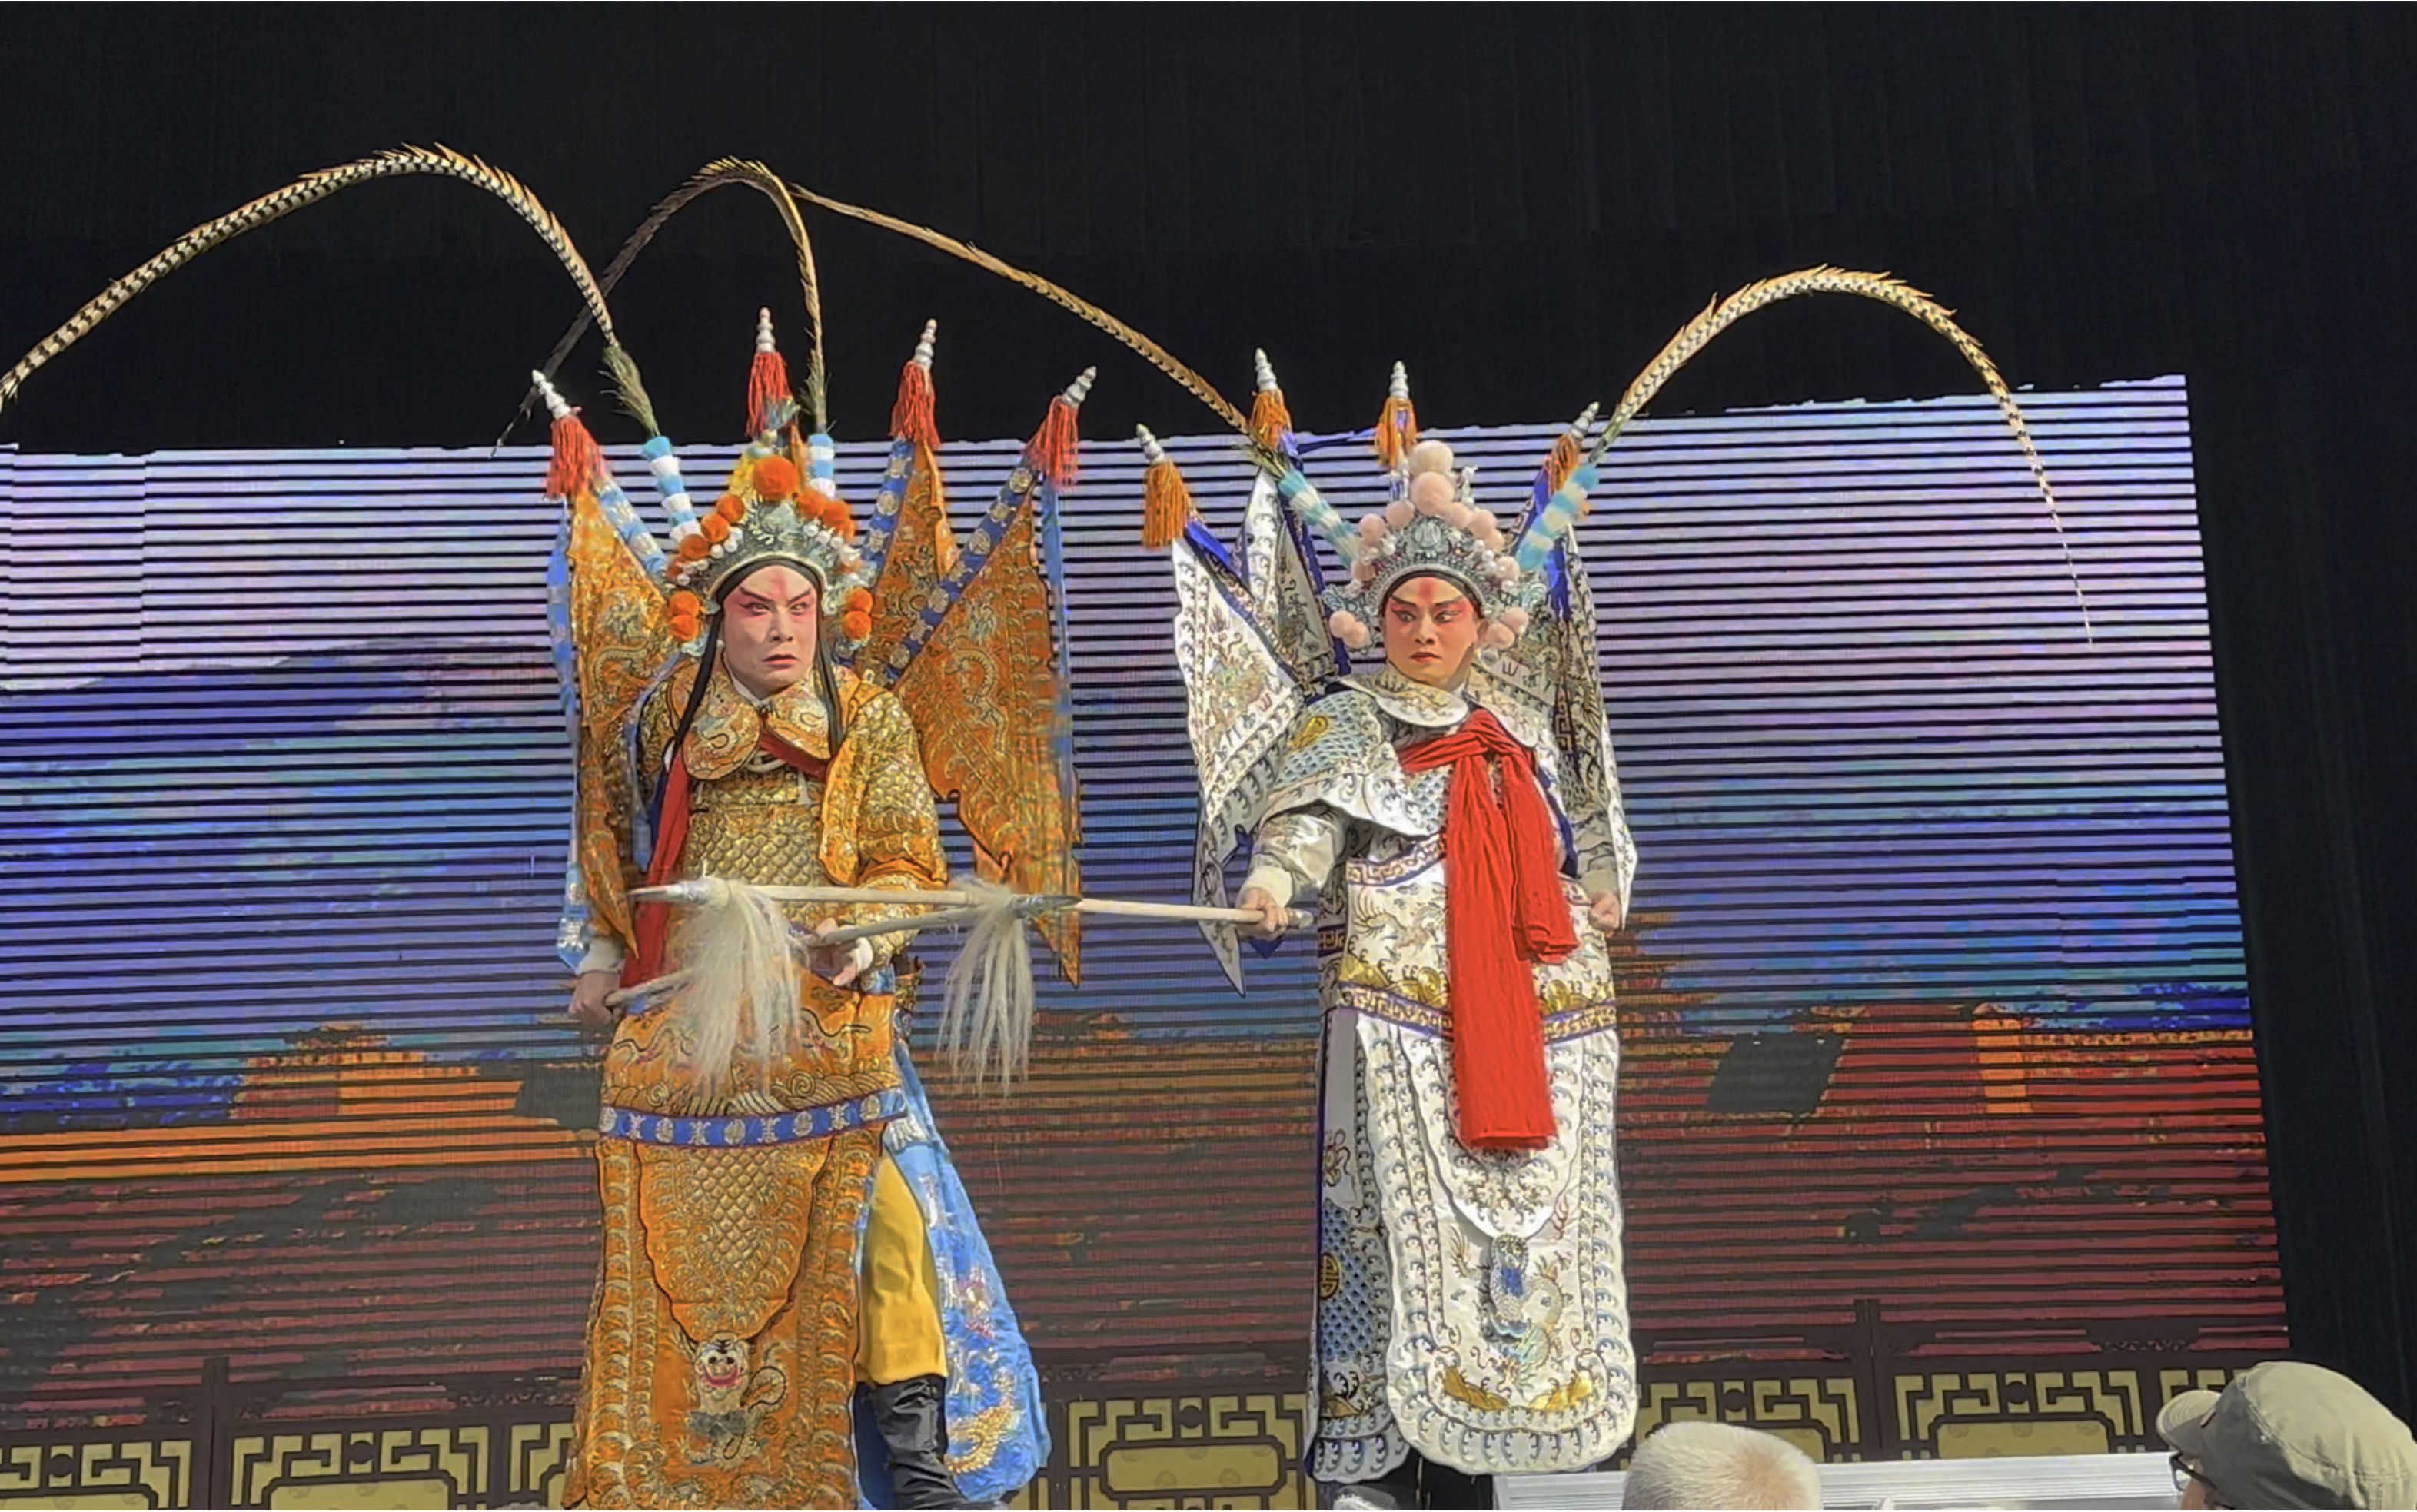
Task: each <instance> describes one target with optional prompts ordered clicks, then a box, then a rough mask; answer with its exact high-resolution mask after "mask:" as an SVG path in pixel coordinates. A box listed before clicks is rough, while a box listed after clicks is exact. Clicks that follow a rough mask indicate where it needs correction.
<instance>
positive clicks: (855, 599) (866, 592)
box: [847, 588, 873, 614]
mask: <svg viewBox="0 0 2417 1512" xmlns="http://www.w3.org/2000/svg"><path fill="white" fill-rule="evenodd" d="M847 612H849V613H851V614H870V613H872V612H873V593H872V590H870V589H866V588H850V589H849V590H848V591H847Z"/></svg>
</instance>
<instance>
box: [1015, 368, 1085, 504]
mask: <svg viewBox="0 0 2417 1512" xmlns="http://www.w3.org/2000/svg"><path fill="white" fill-rule="evenodd" d="M1098 376H1099V370H1098V369H1097V368H1086V369H1084V370H1083V374H1082V376H1081V377H1079V378H1077V379H1075V380H1074V382H1073V383H1072V385H1070V386H1068V387H1067V389H1066V392H1064V393H1062V394H1060V395H1058V396H1057V397H1056V399H1053V400H1051V401H1049V414H1048V416H1047V417H1046V418H1044V419H1042V420H1041V429H1040V430H1038V431H1034V432H1033V434H1032V439H1031V440H1030V441H1028V442H1026V444H1025V447H1024V460H1025V461H1026V462H1028V463H1030V464H1031V466H1032V469H1033V471H1035V472H1037V473H1039V474H1040V475H1041V476H1043V477H1045V478H1047V479H1048V480H1049V486H1050V487H1052V488H1054V489H1056V490H1057V491H1059V492H1061V493H1062V492H1064V491H1066V490H1067V489H1068V488H1069V487H1071V486H1072V484H1073V481H1074V463H1075V460H1076V456H1077V454H1078V453H1079V452H1080V451H1081V449H1082V436H1081V433H1080V432H1079V431H1077V430H1076V429H1075V425H1074V412H1075V411H1077V410H1079V409H1081V408H1082V407H1083V401H1084V399H1085V398H1086V397H1087V396H1088V395H1089V393H1090V392H1091V381H1092V380H1093V379H1095V378H1097V377H1098Z"/></svg>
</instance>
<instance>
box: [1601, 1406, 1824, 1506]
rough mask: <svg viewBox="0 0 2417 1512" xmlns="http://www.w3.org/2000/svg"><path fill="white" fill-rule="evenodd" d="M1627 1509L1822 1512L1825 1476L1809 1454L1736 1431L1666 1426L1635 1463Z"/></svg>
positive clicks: (1624, 1496) (1639, 1449)
mask: <svg viewBox="0 0 2417 1512" xmlns="http://www.w3.org/2000/svg"><path fill="white" fill-rule="evenodd" d="M1820 1504H1821V1475H1820V1472H1819V1471H1818V1470H1817V1469H1816V1468H1815V1467H1814V1464H1813V1461H1812V1460H1811V1459H1807V1458H1806V1457H1805V1455H1804V1451H1802V1450H1801V1449H1799V1448H1797V1447H1796V1445H1794V1444H1790V1443H1788V1442H1787V1441H1786V1439H1783V1438H1779V1437H1777V1436H1776V1435H1773V1434H1770V1433H1758V1432H1756V1431H1755V1430H1754V1429H1750V1428H1740V1427H1738V1426H1737V1425H1736V1424H1734V1423H1697V1422H1685V1423H1665V1424H1664V1425H1663V1426H1662V1427H1661V1428H1659V1429H1655V1430H1654V1432H1653V1433H1652V1435H1651V1436H1650V1437H1649V1438H1647V1439H1646V1441H1645V1442H1644V1443H1643V1444H1638V1445H1637V1446H1636V1454H1635V1456H1634V1458H1633V1459H1630V1460H1629V1462H1628V1480H1627V1483H1626V1489H1625V1490H1623V1491H1622V1493H1621V1495H1620V1505H1621V1506H1622V1507H1702V1508H1736V1509H1740V1512H1762V1509H1766V1508H1771V1509H1783V1508H1804V1509H1813V1508H1818V1507H1819V1506H1820Z"/></svg>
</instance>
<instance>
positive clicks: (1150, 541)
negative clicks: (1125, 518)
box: [1135, 426, 1192, 552]
mask: <svg viewBox="0 0 2417 1512" xmlns="http://www.w3.org/2000/svg"><path fill="white" fill-rule="evenodd" d="M1135 433H1136V434H1137V435H1138V436H1139V438H1140V440H1141V449H1142V455H1143V456H1144V457H1146V458H1148V460H1149V471H1148V473H1147V474H1145V475H1144V476H1143V480H1142V492H1141V500H1142V503H1141V544H1142V549H1143V550H1144V551H1149V552H1163V551H1164V550H1166V549H1167V548H1168V547H1170V546H1172V545H1174V544H1175V537H1178V536H1180V535H1182V534H1183V528H1184V527H1185V526H1186V525H1189V524H1190V523H1192V490H1191V488H1190V487H1189V486H1187V485H1186V484H1185V483H1184V481H1183V474H1182V472H1181V471H1180V470H1179V469H1178V468H1177V467H1176V465H1175V459H1174V458H1172V457H1169V456H1168V455H1167V454H1166V449H1165V448H1164V447H1163V446H1160V445H1159V444H1158V437H1156V436H1154V435H1151V434H1150V433H1149V428H1148V426H1143V427H1141V428H1140V430H1139V431H1136V432H1135Z"/></svg>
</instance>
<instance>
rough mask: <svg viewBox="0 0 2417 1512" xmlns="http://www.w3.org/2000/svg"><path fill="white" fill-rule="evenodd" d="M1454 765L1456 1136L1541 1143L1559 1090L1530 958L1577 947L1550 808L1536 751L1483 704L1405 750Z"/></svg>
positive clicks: (1471, 1144)
mask: <svg viewBox="0 0 2417 1512" xmlns="http://www.w3.org/2000/svg"><path fill="white" fill-rule="evenodd" d="M1447 765H1448V766H1450V767H1451V768H1452V790H1451V793H1450V794H1449V796H1448V799H1447V803H1446V808H1445V811H1444V825H1443V885H1444V949H1445V950H1446V952H1447V953H1448V954H1449V955H1450V957H1451V976H1450V985H1449V987H1448V989H1447V990H1448V991H1449V992H1450V993H1451V995H1452V1076H1453V1080H1454V1081H1456V1082H1457V1083H1458V1085H1459V1089H1460V1142H1461V1143H1463V1144H1465V1145H1467V1147H1468V1148H1470V1149H1472V1150H1541V1149H1543V1147H1544V1146H1545V1145H1547V1144H1549V1143H1551V1142H1552V1138H1553V1128H1554V1124H1553V1096H1552V1087H1551V1083H1550V1082H1549V1081H1548V1080H1547V1078H1546V1076H1545V1071H1544V1021H1543V1012H1542V1010H1541V1009H1540V1008H1539V1007H1538V1005H1537V1003H1536V977H1535V971H1534V964H1535V963H1536V962H1539V961H1556V960H1562V959H1564V958H1566V957H1567V956H1568V955H1569V954H1570V952H1571V951H1573V950H1575V949H1576V948H1577V947H1578V941H1577V931H1576V930H1574V929H1573V927H1572V925H1571V923H1570V905H1569V901H1568V900H1567V899H1565V898H1564V897H1563V896H1562V895H1561V883H1560V868H1559V863H1558V846H1557V845H1556V843H1555V831H1554V826H1553V815H1552V810H1551V809H1549V808H1547V807H1546V806H1545V803H1544V791H1543V787H1542V786H1541V785H1539V783H1538V782H1537V779H1536V758H1535V756H1534V754H1533V753H1532V752H1530V751H1529V750H1528V748H1527V747H1525V746H1522V745H1520V744H1519V743H1518V742H1517V741H1515V740H1513V739H1512V738H1511V734H1510V732H1508V731H1506V730H1504V729H1503V728H1502V725H1501V722H1500V721H1499V720H1497V719H1496V718H1494V716H1493V715H1492V714H1489V713H1488V712H1486V711H1485V710H1483V709H1478V710H1476V711H1475V712H1473V713H1472V714H1470V715H1469V717H1468V718H1467V721H1465V722H1464V723H1463V724H1462V725H1461V727H1460V728H1459V729H1458V730H1455V731H1453V732H1452V733H1451V734H1448V735H1437V736H1434V737H1432V738H1430V739H1427V740H1422V741H1421V742H1419V743H1418V744H1417V745H1415V746H1412V747H1410V748H1408V749H1406V750H1405V751H1403V752H1402V769H1403V770H1404V771H1406V772H1425V771H1431V770H1433V769H1434V768H1436V767H1438V766H1447Z"/></svg>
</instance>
